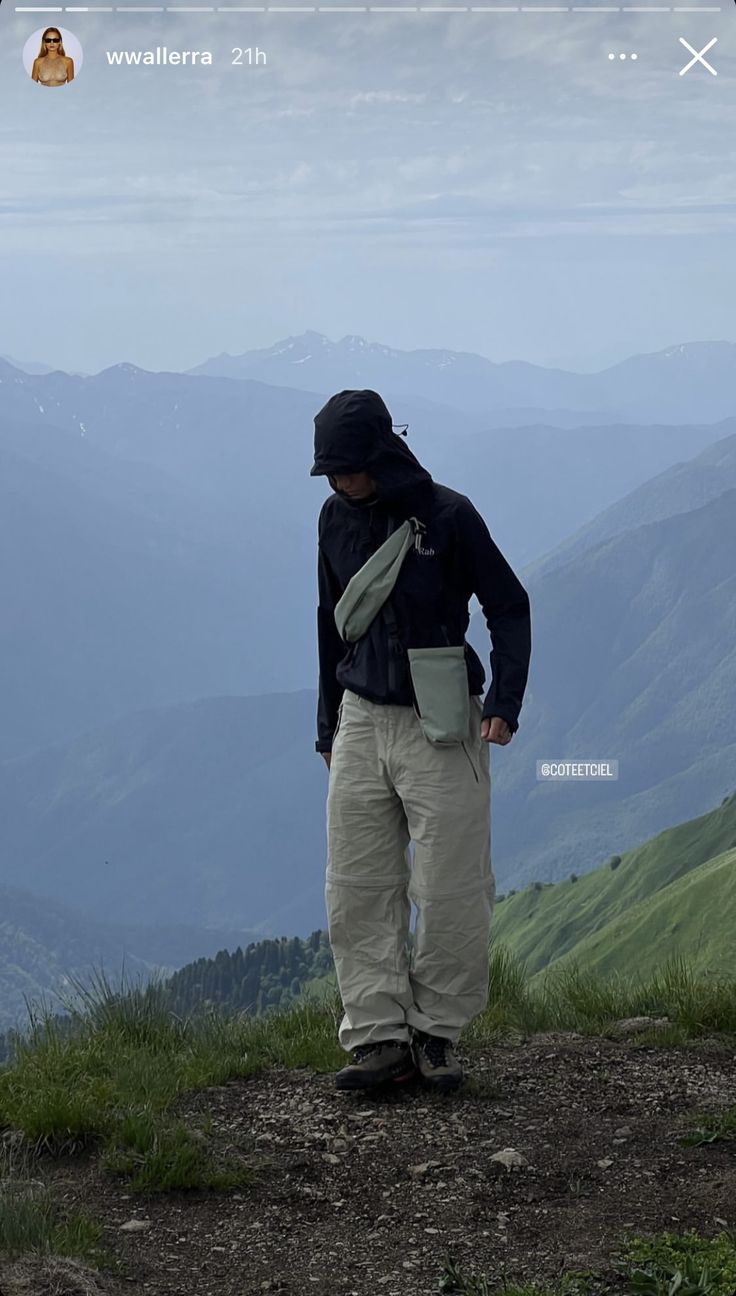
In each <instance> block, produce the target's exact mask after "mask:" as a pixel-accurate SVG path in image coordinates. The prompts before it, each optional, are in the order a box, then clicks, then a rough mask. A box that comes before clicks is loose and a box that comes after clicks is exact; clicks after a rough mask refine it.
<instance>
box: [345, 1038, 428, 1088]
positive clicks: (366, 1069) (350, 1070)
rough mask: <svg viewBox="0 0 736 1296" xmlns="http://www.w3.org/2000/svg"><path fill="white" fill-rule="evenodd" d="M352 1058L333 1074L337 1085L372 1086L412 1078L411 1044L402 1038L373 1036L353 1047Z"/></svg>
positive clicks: (348, 1086) (414, 1071)
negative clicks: (370, 1041)
mask: <svg viewBox="0 0 736 1296" xmlns="http://www.w3.org/2000/svg"><path fill="white" fill-rule="evenodd" d="M352 1052H353V1060H352V1062H349V1063H348V1065H347V1066H344V1067H343V1068H342V1070H341V1071H338V1072H337V1074H336V1075H335V1087H336V1088H337V1089H372V1088H373V1087H374V1086H375V1085H381V1084H386V1083H387V1082H390V1083H392V1084H396V1083H399V1082H401V1081H402V1080H412V1079H413V1078H414V1076H415V1075H416V1067H415V1065H414V1058H413V1056H412V1051H411V1045H410V1044H406V1043H404V1042H403V1041H402V1040H395V1039H389V1040H376V1041H375V1042H373V1043H371V1044H359V1045H358V1047H357V1048H354V1049H353V1051H352Z"/></svg>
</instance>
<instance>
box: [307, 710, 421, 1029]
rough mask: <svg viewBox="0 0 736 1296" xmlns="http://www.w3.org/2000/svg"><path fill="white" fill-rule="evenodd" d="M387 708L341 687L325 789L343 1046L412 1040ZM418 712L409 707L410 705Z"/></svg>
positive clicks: (400, 834)
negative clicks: (408, 1020) (341, 1007)
mask: <svg viewBox="0 0 736 1296" xmlns="http://www.w3.org/2000/svg"><path fill="white" fill-rule="evenodd" d="M407 709H409V708H401V707H391V708H385V707H382V706H379V705H378V704H377V703H372V702H369V701H368V700H367V699H365V698H361V697H359V696H358V695H357V694H355V693H352V692H351V691H350V690H347V689H346V690H345V693H344V694H343V702H342V710H341V713H340V720H339V723H338V728H337V733H336V735H335V738H334V739H333V746H332V759H331V762H330V775H329V788H328V793H327V874H326V881H325V904H326V909H327V925H328V934H329V939H330V945H331V948H332V954H333V958H334V962H335V971H336V975H337V983H338V987H339V990H340V996H341V999H342V1003H343V1008H344V1012H345V1015H344V1017H343V1019H342V1022H341V1024H340V1028H339V1032H338V1039H339V1042H340V1044H341V1045H342V1047H343V1048H344V1049H345V1050H346V1051H348V1052H349V1051H350V1050H351V1049H353V1048H355V1047H356V1046H357V1045H358V1044H367V1043H370V1042H371V1041H374V1040H381V1039H401V1040H407V1041H408V1039H409V1029H408V1026H407V1024H406V1012H407V1009H408V1008H409V1007H410V1005H411V1002H412V991H411V986H410V984H409V960H408V951H407V942H408V935H409V922H410V918H411V903H410V900H409V896H408V892H407V886H408V881H409V871H410V870H409V849H408V848H409V830H408V827H407V823H406V815H405V813H404V808H403V806H402V804H401V800H400V798H399V797H398V796H397V794H396V791H395V789H394V787H393V785H392V783H391V779H390V777H389V774H388V770H387V766H386V755H387V748H388V744H389V741H390V736H391V734H390V728H389V722H388V712H389V711H390V712H391V713H394V712H399V711H403V710H407ZM412 714H413V712H412Z"/></svg>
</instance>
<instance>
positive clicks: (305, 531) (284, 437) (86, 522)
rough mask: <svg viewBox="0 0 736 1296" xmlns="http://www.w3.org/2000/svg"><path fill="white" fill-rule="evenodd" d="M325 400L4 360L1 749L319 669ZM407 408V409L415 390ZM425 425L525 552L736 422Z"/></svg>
mask: <svg viewBox="0 0 736 1296" xmlns="http://www.w3.org/2000/svg"><path fill="white" fill-rule="evenodd" d="M319 404H320V400H318V399H315V396H314V394H312V393H309V392H300V391H292V390H288V389H286V388H278V387H269V386H266V385H264V384H262V383H258V382H251V381H243V382H238V381H234V380H232V379H225V378H223V379H216V378H194V377H188V376H186V375H181V374H178V375H177V374H151V373H147V372H145V371H143V370H138V369H135V368H133V367H132V366H128V365H120V366H117V367H115V368H114V369H111V370H106V371H104V372H103V373H102V374H99V375H96V376H95V377H93V378H75V377H70V376H69V375H65V374H61V373H58V372H56V373H52V374H46V375H29V374H22V373H20V372H19V371H17V370H12V369H11V368H10V366H7V365H5V366H3V365H2V364H0V588H1V589H2V593H3V601H4V626H3V634H2V639H0V668H1V670H2V679H3V685H4V687H3V692H2V705H3V725H2V730H1V731H0V758H2V757H12V756H16V755H22V754H24V753H29V752H32V751H34V750H36V749H37V748H39V747H42V746H45V745H47V744H49V743H53V742H57V741H64V740H65V739H68V738H71V737H73V736H74V735H75V734H81V733H84V732H85V731H87V730H88V729H89V728H91V727H94V726H96V725H99V724H102V723H105V722H107V721H113V720H115V719H117V718H123V717H124V716H125V715H126V714H127V713H128V712H129V711H130V710H133V709H136V708H139V707H155V706H159V705H165V704H174V703H177V702H186V701H194V700H195V699H197V698H199V697H207V696H218V695H221V694H249V693H273V692H283V691H291V690H298V689H302V688H306V687H314V685H315V682H316V678H317V661H316V630H315V617H316V613H315V602H316V519H317V514H318V512H319V507H320V505H321V502H322V500H323V498H324V494H325V485H326V483H324V482H321V481H319V482H318V481H317V479H314V478H311V479H310V477H309V469H310V467H311V463H312V437H313V429H312V420H313V417H314V414H315V412H316V409H317V408H318V407H319ZM395 416H396V417H401V418H402V419H407V420H408V421H409V422H410V425H413V424H414V410H413V407H412V406H411V404H410V403H409V402H406V403H405V404H403V405H401V406H399V407H398V408H397V410H396V415H395ZM417 421H418V423H419V429H418V431H417V433H416V436H415V438H414V439H410V445H411V446H412V448H413V449H414V452H415V453H416V454H417V455H418V457H419V459H420V460H421V461H422V462H424V463H425V464H426V465H427V466H428V467H429V469H430V471H431V472H432V474H433V476H435V478H436V479H437V480H438V481H442V482H444V483H445V484H446V485H449V486H451V487H453V488H454V489H458V490H460V491H466V490H468V483H469V482H472V491H471V494H472V498H473V501H474V503H475V504H476V506H477V507H478V508H479V509H480V511H481V512H482V513H483V515H484V516H485V517H487V519H488V521H489V525H490V527H491V530H492V533H493V535H494V538H495V539H496V541H497V543H498V544H499V545H500V546H501V548H502V550H503V551H504V552H505V553H506V555H507V557H508V558H509V560H510V561H511V562H512V564H513V565H514V566H515V567H517V568H519V567H521V566H523V564H524V563H526V562H529V561H532V560H534V559H537V558H541V557H542V556H543V555H544V554H545V553H546V552H548V551H549V550H550V549H551V548H552V547H553V546H554V545H556V544H559V543H560V542H561V541H562V540H563V538H564V537H565V536H567V535H569V534H570V533H571V532H573V531H574V530H575V529H576V528H579V527H580V526H581V525H583V524H585V523H588V522H591V521H592V519H593V518H594V517H595V515H596V513H598V512H599V511H600V510H601V509H604V508H606V507H607V506H609V505H612V504H613V503H614V502H615V501H616V500H618V499H619V498H620V496H621V495H622V494H625V493H626V492H628V491H631V490H632V489H635V488H636V487H637V486H639V485H641V484H642V483H643V482H644V481H645V480H646V478H647V477H651V476H652V475H653V474H656V473H659V472H660V471H662V470H663V469H665V468H667V467H670V466H671V465H672V464H673V463H676V462H677V461H678V460H680V459H683V458H689V457H691V456H692V455H693V454H696V453H697V452H699V451H700V450H702V449H703V448H705V447H707V446H708V445H710V444H712V442H713V441H714V440H716V439H718V438H719V437H722V435H723V433H724V431H725V430H726V428H728V429H730V430H733V424H732V423H729V424H727V425H717V424H702V425H698V426H692V427H690V426H686V425H683V426H678V427H665V426H660V427H638V426H630V427H617V428H605V427H593V428H576V429H567V430H560V429H555V428H549V427H534V428H528V429H526V430H524V431H523V432H522V431H520V430H519V429H507V430H505V431H504V430H500V429H495V430H493V429H490V430H488V429H485V430H484V429H483V426H482V421H481V420H480V419H478V420H476V422H475V423H473V422H472V421H470V422H469V421H468V419H465V418H460V417H459V416H456V417H455V420H454V422H453V420H452V417H451V413H450V412H448V411H447V410H445V409H436V410H434V411H430V410H428V408H427V406H426V402H425V406H424V407H423V410H422V412H421V415H418V419H417ZM458 429H461V430H458ZM284 591H288V597H286V598H285V597H284ZM91 610H93V615H90V612H91ZM256 610H257V611H256Z"/></svg>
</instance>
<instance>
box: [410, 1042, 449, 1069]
mask: <svg viewBox="0 0 736 1296" xmlns="http://www.w3.org/2000/svg"><path fill="white" fill-rule="evenodd" d="M449 1043H450V1041H449V1040H446V1039H441V1038H440V1036H439V1035H429V1036H426V1037H424V1038H421V1039H418V1040H417V1044H418V1045H419V1047H420V1048H421V1050H422V1052H423V1053H424V1055H425V1057H426V1058H428V1059H429V1061H430V1062H431V1063H432V1066H437V1067H443V1066H447V1046H448V1044H449Z"/></svg>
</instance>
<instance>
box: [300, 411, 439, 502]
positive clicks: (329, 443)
mask: <svg viewBox="0 0 736 1296" xmlns="http://www.w3.org/2000/svg"><path fill="white" fill-rule="evenodd" d="M339 472H367V473H368V474H369V476H370V477H372V478H373V480H374V481H375V483H376V494H375V498H377V499H379V500H386V501H392V500H397V499H398V498H399V497H407V496H413V495H415V494H417V493H419V494H423V493H424V492H425V491H426V490H427V488H428V487H429V485H430V484H431V482H432V475H431V473H429V472H427V469H426V468H423V467H422V465H421V464H420V463H419V460H418V459H416V458H415V456H414V455H413V454H412V452H411V450H410V449H409V447H408V446H407V445H406V443H405V442H404V441H402V439H401V436H397V434H396V433H395V432H394V431H393V426H392V423H391V415H390V413H389V411H388V409H387V408H386V405H385V404H384V402H383V400H382V398H381V397H380V396H379V395H378V392H375V391H370V390H369V389H366V390H364V391H341V392H337V393H336V395H334V396H331V397H330V399H329V400H328V401H327V403H326V404H325V405H323V406H322V409H321V410H320V411H319V413H318V414H317V415H316V416H315V420H314V465H313V467H312V469H311V471H310V474H309V475H310V477H327V478H328V480H329V482H330V485H331V487H332V489H333V490H334V491H335V492H336V493H337V494H338V495H339V496H340V498H341V499H344V500H347V502H348V503H350V504H355V503H364V502H365V501H356V500H351V499H349V497H348V496H346V495H345V494H344V492H342V491H338V490H337V488H336V486H335V483H334V481H333V475H334V473H339Z"/></svg>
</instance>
